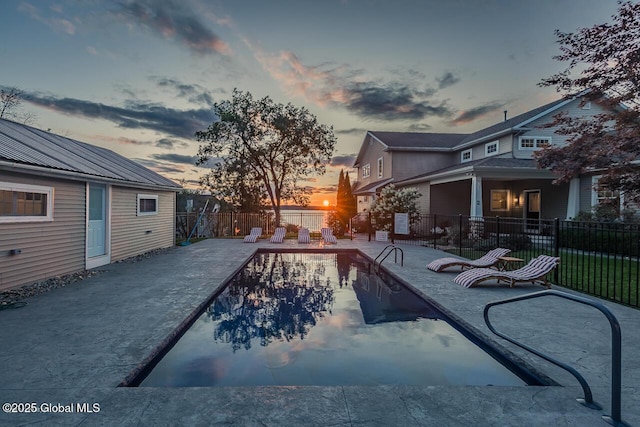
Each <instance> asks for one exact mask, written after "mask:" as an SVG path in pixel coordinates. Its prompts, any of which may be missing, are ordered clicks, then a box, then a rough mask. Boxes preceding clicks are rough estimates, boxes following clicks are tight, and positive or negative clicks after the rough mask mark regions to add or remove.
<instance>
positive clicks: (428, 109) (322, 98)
mask: <svg viewBox="0 0 640 427" xmlns="http://www.w3.org/2000/svg"><path fill="white" fill-rule="evenodd" d="M244 42H245V44H247V46H248V47H249V48H250V49H251V51H252V52H253V54H254V56H255V58H256V60H258V62H260V64H261V65H262V67H263V68H264V69H265V70H266V71H267V72H269V73H270V74H271V76H272V77H273V78H274V79H276V80H277V81H278V82H280V83H281V84H282V85H283V86H284V87H285V88H286V89H287V90H288V91H289V92H290V94H292V95H294V96H302V97H304V98H306V99H307V100H309V101H311V102H314V103H316V104H318V105H320V106H324V107H326V106H339V107H343V108H345V109H347V110H348V111H350V112H352V113H354V114H356V115H357V116H359V117H362V118H364V119H378V120H422V119H425V118H429V117H434V116H436V117H449V116H451V115H452V111H451V109H450V108H449V107H448V105H447V104H446V102H445V101H437V100H434V99H432V98H433V96H434V95H435V93H436V90H434V89H432V88H429V87H422V86H421V85H420V83H417V82H415V81H414V80H415V79H414V78H407V79H396V80H391V81H383V80H379V79H378V80H376V79H371V78H367V77H366V76H365V75H364V73H363V71H361V70H355V69H352V68H351V67H349V66H346V65H342V66H333V65H332V64H323V65H319V66H307V65H305V64H303V63H302V61H300V59H299V58H298V57H297V56H296V55H295V54H294V53H293V52H287V51H283V52H280V53H279V54H278V55H273V54H270V53H268V52H265V51H264V50H262V49H260V48H259V47H256V46H254V45H253V44H252V43H251V42H249V41H248V40H244Z"/></svg>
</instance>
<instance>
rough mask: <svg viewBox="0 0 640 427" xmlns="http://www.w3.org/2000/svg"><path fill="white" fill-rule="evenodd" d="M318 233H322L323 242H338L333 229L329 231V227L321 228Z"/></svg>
mask: <svg viewBox="0 0 640 427" xmlns="http://www.w3.org/2000/svg"><path fill="white" fill-rule="evenodd" d="M320 234H321V235H322V240H324V242H325V243H327V244H329V243H338V239H336V236H334V235H333V231H331V229H330V228H323V229H321V230H320Z"/></svg>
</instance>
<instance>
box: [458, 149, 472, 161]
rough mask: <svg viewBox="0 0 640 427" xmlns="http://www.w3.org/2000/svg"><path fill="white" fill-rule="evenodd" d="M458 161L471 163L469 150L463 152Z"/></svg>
mask: <svg viewBox="0 0 640 427" xmlns="http://www.w3.org/2000/svg"><path fill="white" fill-rule="evenodd" d="M460 161H461V162H462V163H464V162H469V161H471V150H464V151H463V152H462V153H460Z"/></svg>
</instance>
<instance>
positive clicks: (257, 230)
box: [244, 227, 262, 243]
mask: <svg viewBox="0 0 640 427" xmlns="http://www.w3.org/2000/svg"><path fill="white" fill-rule="evenodd" d="M261 235H262V228H261V227H253V228H252V229H251V232H250V233H249V234H248V235H246V236H244V242H245V243H255V242H256V241H258V238H260V236H261Z"/></svg>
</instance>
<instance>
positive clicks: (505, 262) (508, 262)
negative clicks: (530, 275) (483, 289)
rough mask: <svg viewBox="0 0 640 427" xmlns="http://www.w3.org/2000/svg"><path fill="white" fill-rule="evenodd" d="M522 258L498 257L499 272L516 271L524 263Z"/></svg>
mask: <svg viewBox="0 0 640 427" xmlns="http://www.w3.org/2000/svg"><path fill="white" fill-rule="evenodd" d="M523 262H524V260H523V259H522V258H516V257H513V256H501V257H498V265H497V267H498V270H499V271H511V270H514V269H515V268H516V267H517V266H518V264H521V263H523Z"/></svg>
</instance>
